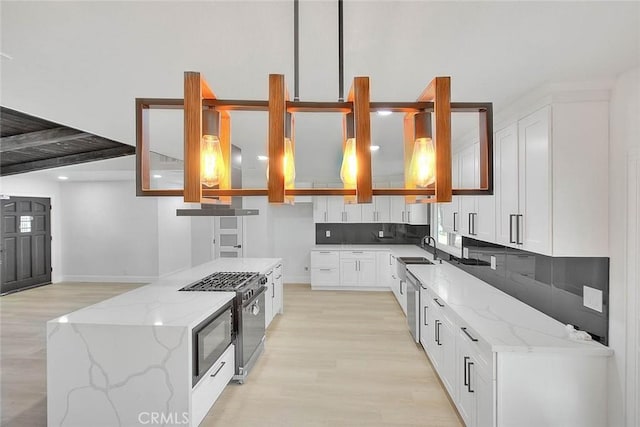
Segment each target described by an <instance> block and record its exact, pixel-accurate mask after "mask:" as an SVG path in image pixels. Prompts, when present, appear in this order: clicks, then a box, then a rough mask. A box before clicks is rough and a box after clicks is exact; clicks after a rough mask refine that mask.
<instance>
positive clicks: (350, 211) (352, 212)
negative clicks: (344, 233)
mask: <svg viewBox="0 0 640 427" xmlns="http://www.w3.org/2000/svg"><path fill="white" fill-rule="evenodd" d="M344 222H362V205H360V204H358V203H347V204H344Z"/></svg>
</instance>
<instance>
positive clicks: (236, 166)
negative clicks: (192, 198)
mask: <svg viewBox="0 0 640 427" xmlns="http://www.w3.org/2000/svg"><path fill="white" fill-rule="evenodd" d="M231 187H232V188H242V150H241V149H240V147H237V146H235V145H231ZM259 213H260V212H259V211H258V209H244V208H243V207H242V197H232V198H231V204H230V205H214V204H201V205H200V209H198V208H195V209H193V208H192V209H177V210H176V215H177V216H249V215H258V214H259Z"/></svg>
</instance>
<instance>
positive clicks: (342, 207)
mask: <svg viewBox="0 0 640 427" xmlns="http://www.w3.org/2000/svg"><path fill="white" fill-rule="evenodd" d="M326 222H362V205H360V204H357V203H345V202H344V197H340V196H330V197H327V221H326Z"/></svg>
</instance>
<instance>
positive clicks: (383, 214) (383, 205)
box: [361, 196, 391, 222]
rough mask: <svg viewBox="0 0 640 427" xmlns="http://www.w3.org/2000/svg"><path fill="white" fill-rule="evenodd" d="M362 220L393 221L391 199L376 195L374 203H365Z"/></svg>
mask: <svg viewBox="0 0 640 427" xmlns="http://www.w3.org/2000/svg"><path fill="white" fill-rule="evenodd" d="M361 206H362V222H391V199H390V197H389V196H374V197H373V203H363V204H362V205H361Z"/></svg>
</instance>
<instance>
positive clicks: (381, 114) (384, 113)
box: [378, 110, 391, 116]
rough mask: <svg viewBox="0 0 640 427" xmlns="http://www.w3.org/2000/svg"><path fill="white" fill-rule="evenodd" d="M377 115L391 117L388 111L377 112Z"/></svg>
mask: <svg viewBox="0 0 640 427" xmlns="http://www.w3.org/2000/svg"><path fill="white" fill-rule="evenodd" d="M378 115H379V116H390V115H391V111H389V110H378Z"/></svg>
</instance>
